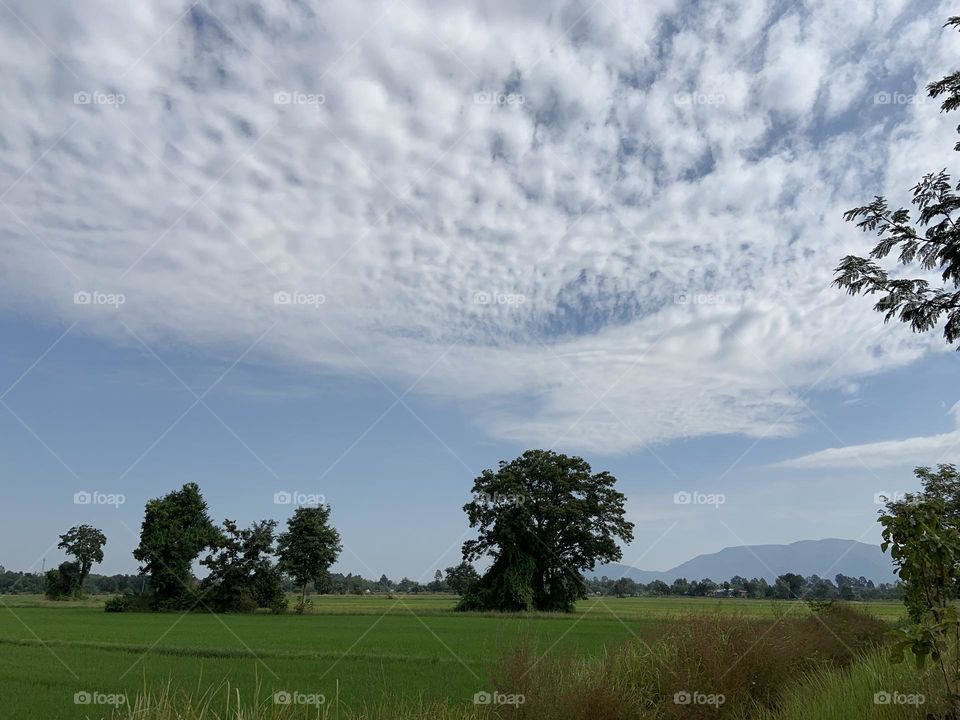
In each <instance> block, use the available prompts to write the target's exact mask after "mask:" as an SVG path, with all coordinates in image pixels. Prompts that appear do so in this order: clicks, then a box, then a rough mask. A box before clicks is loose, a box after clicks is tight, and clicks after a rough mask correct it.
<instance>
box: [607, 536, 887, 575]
mask: <svg viewBox="0 0 960 720" xmlns="http://www.w3.org/2000/svg"><path fill="white" fill-rule="evenodd" d="M788 572H793V573H799V574H800V575H803V576H804V577H809V576H810V575H819V576H820V577H823V578H827V579H830V580H833V578H834V577H835V576H836V575H837V574H838V573H842V574H844V575H849V576H852V577H865V578H867V579H868V580H873V582H875V583H881V582H888V583H890V582H895V581H896V575H895V574H894V569H893V563H892V561H891V560H890V557H889V556H888V555H885V554H884V553H883V551H882V550H881V549H880V547H879V546H878V545H869V544H867V543H863V542H859V541H857V540H845V539H842V538H823V539H821V540H797V541H795V542H792V543H787V544H772V543H771V544H763V545H731V546H729V547H725V548H723V549H722V550H718V551H717V552H714V553H704V554H701V555H697V556H696V557H694V558H691V559H690V560H687V561H686V562H683V563H680V564H679V565H677V566H676V567H673V568H670V569H668V570H641V569H640V568H636V567H633V566H630V565H623V564H621V563H610V564H607V565H600V566H597V568H596V570H594V571H593V572H592V573H589V574H590V575H591V576H593V577H602V576H604V575H606V576H607V577H610V578H615V579H618V578H621V577H627V578H630V579H632V580H636V581H637V582H642V583H650V582H653V581H654V580H662V581H664V582H666V583H671V582H673V581H674V580H675V579H676V578H681V577H685V578H686V579H687V580H702V579H704V578H710V579H711V580H713V581H715V582H723V581H724V580H729V579H730V578H731V577H733V576H734V575H740V576H742V577H745V578H748V579H749V578H754V577H756V578H764V579H766V581H767V582H773V581H774V580H775V579H776V577H777V576H778V575H783V574H784V573H788Z"/></svg>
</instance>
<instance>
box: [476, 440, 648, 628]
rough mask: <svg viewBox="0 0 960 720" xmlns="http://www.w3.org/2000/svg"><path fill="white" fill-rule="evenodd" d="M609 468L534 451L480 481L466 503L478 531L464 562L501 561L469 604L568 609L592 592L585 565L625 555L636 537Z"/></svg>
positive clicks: (590, 566) (489, 472) (589, 566)
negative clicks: (626, 546) (595, 469)
mask: <svg viewBox="0 0 960 720" xmlns="http://www.w3.org/2000/svg"><path fill="white" fill-rule="evenodd" d="M615 483H616V478H615V477H614V476H613V475H611V474H610V473H609V472H601V473H596V474H592V473H591V469H590V465H589V464H587V462H586V461H585V460H583V459H582V458H579V457H568V456H566V455H561V454H558V453H555V452H553V451H550V450H529V451H527V452H525V453H524V454H523V455H522V456H520V457H519V458H517V459H516V460H513V461H511V462H506V461H502V462H501V463H500V467H499V470H498V471H497V472H493V471H492V470H484V471H483V473H482V474H481V475H480V476H479V477H477V478H476V479H475V480H474V483H473V497H474V499H473V501H472V502H470V503H467V504H466V505H464V506H463V509H464V511H465V512H466V513H467V518H468V519H469V521H470V527H472V528H477V529H478V537H477V538H476V539H474V540H468V541H467V542H465V543H464V545H463V558H464V561H467V562H470V561H473V560H477V559H478V558H480V557H483V556H488V555H489V556H492V557H493V558H494V562H493V563H492V565H491V566H490V568H489V569H488V570H487V572H486V574H485V575H484V577H483V578H482V579H481V580H480V581H479V582H478V583H477V584H476V585H475V589H476V592H473V593H470V595H471V597H470V598H469V601H467V600H468V599H467V598H466V597H465V598H464V599H465V601H467V602H465V603H464V604H463V605H464V607H465V608H466V607H473V606H474V605H475V603H476V602H482V603H488V604H487V605H486V609H490V610H516V609H534V610H546V611H552V610H562V611H567V612H569V611H570V610H571V609H572V607H573V603H574V602H575V601H576V600H577V599H578V598H581V597H584V596H585V594H586V585H585V582H584V579H583V577H582V575H581V571H582V570H592V569H593V568H594V567H595V565H596V563H597V562H612V561H615V560H619V559H620V557H621V551H620V548H619V547H618V544H617V541H618V540H621V541H623V542H627V543H629V542H630V541H631V540H632V539H633V524H632V523H630V522H628V521H627V520H626V519H625V517H624V501H625V498H624V496H623V494H622V493H619V492H617V491H616V490H615V489H614V484H615Z"/></svg>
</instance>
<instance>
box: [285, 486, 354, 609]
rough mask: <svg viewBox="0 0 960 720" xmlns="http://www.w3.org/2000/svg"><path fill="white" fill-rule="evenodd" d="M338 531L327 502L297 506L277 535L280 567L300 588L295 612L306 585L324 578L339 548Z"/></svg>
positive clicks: (302, 603)
mask: <svg viewBox="0 0 960 720" xmlns="http://www.w3.org/2000/svg"><path fill="white" fill-rule="evenodd" d="M342 549H343V548H342V546H341V545H340V533H338V532H337V530H336V529H335V528H333V527H331V526H330V506H329V505H319V506H317V507H298V508H297V509H296V510H295V511H294V513H293V517H291V518H290V519H289V520H288V521H287V531H286V532H285V533H282V534H281V535H280V537H279V538H278V539H277V554H278V555H279V556H280V570H281V571H283V572H285V573H287V574H288V575H290V576H291V577H292V578H293V579H294V581H295V582H296V584H297V586H298V587H299V588H300V601H299V602H298V603H297V612H298V613H302V612H303V611H304V609H305V608H306V603H307V585H308V584H309V583H311V582H312V583H314V585H318V584H320V583H322V582H323V581H325V580H326V579H327V577H328V575H329V572H330V566H331V565H333V564H334V563H335V562H336V561H337V557H338V556H339V555H340V551H341V550H342Z"/></svg>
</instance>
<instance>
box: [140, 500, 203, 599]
mask: <svg viewBox="0 0 960 720" xmlns="http://www.w3.org/2000/svg"><path fill="white" fill-rule="evenodd" d="M220 539H221V535H220V532H219V531H218V530H217V528H216V527H214V525H213V522H212V521H211V520H210V516H209V515H208V514H207V503H206V502H205V501H204V499H203V497H202V496H201V495H200V488H199V487H198V486H197V485H196V483H187V484H186V485H184V486H183V487H182V488H181V489H180V490H175V491H174V492H171V493H169V494H167V495H165V496H164V497H162V498H154V499H153V500H150V501H149V502H148V503H147V506H146V511H145V513H144V518H143V524H142V525H141V530H140V545H139V546H138V547H137V549H136V550H134V551H133V556H134V557H135V558H136V559H137V560H138V561H140V563H141V567H140V571H141V572H144V573H147V574H149V575H150V589H151V592H152V602H153V605H154V607H158V608H179V607H184V606H187V605H192V602H193V600H192V599H191V597H190V595H191V575H190V567H191V565H192V564H193V561H194V560H195V559H196V558H197V556H198V555H199V554H200V553H201V552H202V551H203V550H204V549H206V548H210V547H214V546H215V545H216V544H217V543H218V542H219V541H220Z"/></svg>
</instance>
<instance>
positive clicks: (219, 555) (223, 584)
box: [200, 520, 287, 612]
mask: <svg viewBox="0 0 960 720" xmlns="http://www.w3.org/2000/svg"><path fill="white" fill-rule="evenodd" d="M276 527H277V521H276V520H263V521H261V522H258V523H254V524H253V525H251V526H250V527H249V528H246V529H240V528H238V527H237V524H236V523H235V522H234V521H233V520H224V521H223V531H222V532H221V533H220V537H219V538H218V540H217V541H216V544H215V545H214V547H213V551H212V552H211V553H210V554H209V555H208V556H207V557H205V558H204V559H202V560H201V561H200V564H201V565H203V566H204V567H206V568H207V569H208V570H209V571H210V572H209V574H208V575H207V577H206V578H204V579H203V582H202V583H200V590H201V592H202V593H203V597H204V601H205V604H208V605H209V606H210V607H211V608H212V609H213V610H215V611H217V612H252V611H253V610H255V609H256V608H259V607H266V608H270V609H271V610H273V611H274V612H280V611H282V610H284V609H286V605H287V603H286V598H285V597H284V594H283V587H282V585H281V582H280V573H279V571H278V570H277V569H276V568H275V567H274V565H273V561H272V559H271V558H272V555H273V531H274V529H275V528H276Z"/></svg>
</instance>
